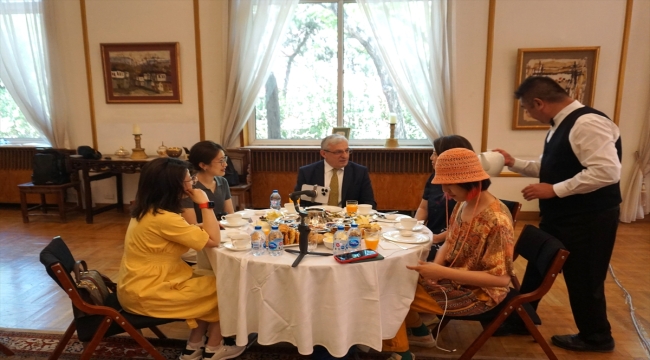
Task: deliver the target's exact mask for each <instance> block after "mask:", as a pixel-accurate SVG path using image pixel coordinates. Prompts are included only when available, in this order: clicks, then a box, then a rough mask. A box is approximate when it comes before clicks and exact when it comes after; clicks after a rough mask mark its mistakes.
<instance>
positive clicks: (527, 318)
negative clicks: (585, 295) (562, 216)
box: [432, 225, 569, 360]
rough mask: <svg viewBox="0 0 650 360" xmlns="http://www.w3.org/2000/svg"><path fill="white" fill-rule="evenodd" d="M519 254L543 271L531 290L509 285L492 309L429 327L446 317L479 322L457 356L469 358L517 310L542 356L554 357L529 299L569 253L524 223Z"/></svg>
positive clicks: (537, 295) (542, 289)
mask: <svg viewBox="0 0 650 360" xmlns="http://www.w3.org/2000/svg"><path fill="white" fill-rule="evenodd" d="M520 255H521V256H522V257H524V258H525V259H526V260H528V262H532V263H534V264H535V269H536V270H537V271H538V272H539V274H541V275H543V276H542V277H543V278H544V280H543V281H542V284H541V285H540V286H539V287H538V288H537V289H536V290H535V291H532V292H530V293H526V294H520V293H519V291H518V290H517V289H515V288H510V292H509V293H508V296H507V297H506V298H505V299H504V300H503V301H502V302H501V303H500V304H499V305H498V306H497V307H495V308H494V309H492V310H490V311H488V312H486V313H483V314H479V315H473V316H445V317H444V318H443V319H442V321H441V322H440V323H439V324H437V325H436V326H435V327H434V329H433V330H432V333H433V334H436V332H437V330H438V327H440V329H441V330H442V329H443V328H444V327H445V326H446V325H447V324H448V323H449V321H450V320H466V321H480V322H481V325H483V332H482V333H481V334H480V335H479V336H478V338H476V340H474V342H473V343H472V344H471V345H470V346H469V348H467V350H465V352H464V353H463V355H461V357H460V359H471V358H472V357H473V356H474V355H475V354H476V353H477V352H478V350H479V349H480V348H481V347H482V346H483V344H485V342H486V341H487V340H488V339H489V338H490V337H491V336H492V334H494V332H495V331H496V330H497V329H498V328H499V326H500V325H501V324H502V323H503V322H504V321H505V320H506V319H507V318H508V316H511V315H512V314H513V313H517V315H518V316H519V317H520V318H521V319H522V320H523V322H524V324H525V325H526V328H527V329H528V331H529V332H530V334H531V335H532V336H533V338H534V339H535V341H536V342H537V343H538V344H539V345H540V346H541V347H542V349H543V350H544V352H545V353H546V356H547V357H548V358H549V359H553V360H557V357H556V356H555V354H554V353H553V350H551V347H550V346H549V344H548V343H547V342H546V340H545V339H544V337H543V336H542V334H540V332H539V330H537V327H536V326H535V325H541V323H542V321H541V319H540V318H539V316H538V315H537V312H536V311H535V310H534V309H533V307H532V306H531V305H530V303H531V302H533V301H537V300H540V299H541V298H542V297H543V296H544V295H546V293H547V292H548V291H549V290H550V289H551V286H553V282H555V279H556V278H557V275H558V274H559V272H560V270H561V269H562V266H564V262H565V261H566V259H567V257H568V256H569V252H568V251H567V250H566V249H565V248H564V245H562V243H561V242H560V241H559V240H558V239H556V238H555V237H553V236H551V235H549V234H547V233H546V232H544V231H542V230H540V229H538V228H536V227H535V226H533V225H526V226H525V227H524V229H523V230H522V232H521V235H520V236H519V240H518V241H517V245H516V246H515V258H516V257H518V256H520Z"/></svg>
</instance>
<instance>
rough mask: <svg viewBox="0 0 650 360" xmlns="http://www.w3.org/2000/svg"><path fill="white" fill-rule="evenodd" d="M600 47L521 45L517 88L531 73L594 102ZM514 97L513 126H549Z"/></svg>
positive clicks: (571, 93) (575, 97) (539, 127)
mask: <svg viewBox="0 0 650 360" xmlns="http://www.w3.org/2000/svg"><path fill="white" fill-rule="evenodd" d="M599 50H600V47H585V48H551V49H519V53H518V61H517V79H516V82H515V88H516V87H518V86H519V84H520V83H521V82H522V81H523V80H525V79H526V78H528V77H530V76H546V77H549V78H551V79H553V80H555V81H556V82H557V83H558V84H560V86H562V88H564V89H565V90H566V91H567V93H568V94H569V96H571V97H572V98H574V99H575V100H578V101H580V102H581V103H583V104H584V105H587V106H591V105H592V103H593V99H594V87H595V85H596V68H597V66H598V52H599ZM548 127H549V126H548V125H544V124H542V123H540V122H538V121H537V120H535V119H534V118H532V117H531V116H530V114H528V112H527V111H525V110H524V109H523V108H521V106H520V104H519V102H518V101H515V106H514V111H513V122H512V128H513V129H515V130H518V129H548Z"/></svg>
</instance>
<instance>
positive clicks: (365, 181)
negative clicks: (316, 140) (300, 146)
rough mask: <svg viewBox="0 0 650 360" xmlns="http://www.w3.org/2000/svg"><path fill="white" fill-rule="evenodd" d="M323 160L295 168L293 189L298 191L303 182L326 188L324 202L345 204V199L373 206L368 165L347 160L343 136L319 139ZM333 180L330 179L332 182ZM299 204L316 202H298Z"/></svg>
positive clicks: (348, 150) (346, 146) (347, 149)
mask: <svg viewBox="0 0 650 360" xmlns="http://www.w3.org/2000/svg"><path fill="white" fill-rule="evenodd" d="M320 148H321V150H320V154H321V156H322V157H323V160H321V161H318V162H315V163H313V164H309V165H305V166H302V167H301V168H300V169H299V170H298V182H297V184H296V187H295V189H294V191H300V190H302V185H303V184H308V185H320V186H324V187H329V188H330V191H329V194H328V197H329V199H328V202H327V205H334V206H341V207H345V201H346V200H357V201H358V202H359V204H370V205H372V207H373V209H374V208H376V207H377V202H375V195H374V193H373V191H372V184H371V183H370V176H369V175H368V168H366V167H365V166H362V165H359V164H355V163H353V162H351V161H349V160H350V152H351V150H350V148H349V147H348V140H347V139H346V138H345V136H342V135H338V134H334V135H330V136H328V137H326V138H325V139H323V141H322V142H321V146H320ZM332 180H334V181H332ZM301 205H303V206H311V205H320V204H314V203H312V202H309V201H301Z"/></svg>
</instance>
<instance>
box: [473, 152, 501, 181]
mask: <svg viewBox="0 0 650 360" xmlns="http://www.w3.org/2000/svg"><path fill="white" fill-rule="evenodd" d="M478 158H479V160H480V161H481V166H483V170H485V172H486V173H488V175H490V176H499V174H500V173H501V171H502V170H503V165H504V164H505V162H506V160H505V159H504V158H503V155H501V154H500V153H498V152H496V151H487V152H484V153H480V154H479V155H478Z"/></svg>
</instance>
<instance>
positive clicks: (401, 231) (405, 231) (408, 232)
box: [399, 229, 413, 236]
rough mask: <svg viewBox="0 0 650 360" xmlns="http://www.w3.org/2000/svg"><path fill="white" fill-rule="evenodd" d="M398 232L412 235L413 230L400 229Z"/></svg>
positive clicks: (403, 234)
mask: <svg viewBox="0 0 650 360" xmlns="http://www.w3.org/2000/svg"><path fill="white" fill-rule="evenodd" d="M399 234H400V235H402V236H413V230H407V229H400V231H399Z"/></svg>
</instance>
